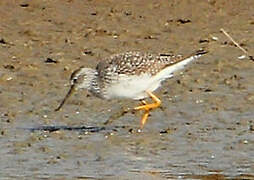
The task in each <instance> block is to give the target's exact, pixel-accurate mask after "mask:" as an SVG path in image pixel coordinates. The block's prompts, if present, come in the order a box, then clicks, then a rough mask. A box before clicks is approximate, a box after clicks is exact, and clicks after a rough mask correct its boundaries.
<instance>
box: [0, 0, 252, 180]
mask: <svg viewBox="0 0 254 180" xmlns="http://www.w3.org/2000/svg"><path fill="white" fill-rule="evenodd" d="M252 7H254V1H252V0H245V1H241V0H234V1H228V2H227V1H222V0H207V1H198V0H190V1H187V0H186V1H185V0H184V1H174V0H172V1H157V0H147V1H143V0H142V1H134V0H130V1H127V0H126V1H112V0H105V1H98V0H88V1H80V0H64V1H63V0H61V1H60V0H52V1H41V0H33V1H26V0H23V1H17V0H14V1H1V2H0V17H1V18H0V19H1V20H0V102H1V103H0V158H1V161H0V179H206V180H210V179H211V180H212V179H254V158H253V157H254V83H253V82H254V61H253V60H252V59H251V58H249V57H248V56H247V57H244V56H243V55H244V53H243V52H242V51H241V50H240V49H239V48H238V47H236V46H235V45H234V44H233V43H232V42H231V41H230V40H229V39H228V38H227V37H226V36H225V35H224V34H223V33H222V32H221V31H220V29H221V28H223V29H225V30H226V31H227V32H228V33H229V34H230V35H231V36H232V37H233V38H234V39H235V40H236V41H237V42H238V43H239V44H240V45H241V46H242V47H243V48H244V49H246V50H247V51H248V53H249V54H251V55H254V36H253V31H254V13H253V10H252V9H253V8H252ZM200 48H204V49H206V50H208V51H209V53H208V54H207V55H205V56H203V57H201V58H200V59H199V60H197V61H195V62H194V63H192V64H191V65H189V66H187V67H186V68H185V69H184V70H182V71H181V72H179V73H177V74H176V76H175V77H174V78H171V79H169V80H167V81H165V82H164V83H163V86H162V87H161V88H160V89H158V90H157V91H156V92H155V94H156V95H157V96H158V97H159V98H160V99H161V100H162V106H161V108H158V109H156V110H154V111H152V112H151V114H150V116H149V119H148V122H147V124H146V125H145V127H144V129H143V130H142V132H139V131H138V127H139V121H140V118H141V116H142V113H139V112H131V111H126V109H128V108H133V107H135V106H137V105H138V104H139V102H136V101H133V100H109V101H106V100H101V99H98V98H96V97H93V96H92V95H91V94H89V93H88V92H86V91H78V92H75V93H74V95H73V96H72V97H70V98H69V99H68V101H67V102H66V104H65V105H64V106H63V108H62V109H61V110H60V111H59V112H55V111H54V110H55V108H57V106H58V105H59V103H60V102H61V100H62V99H63V98H64V96H65V95H66V93H67V91H68V88H69V78H70V75H71V73H72V72H73V71H74V70H75V69H77V68H79V67H80V66H81V65H83V66H87V67H91V68H94V67H95V66H96V64H97V63H98V62H99V61H101V60H103V58H104V57H107V56H110V55H112V54H115V53H120V52H125V51H131V50H139V51H143V52H152V53H174V54H182V55H188V54H190V53H192V52H195V51H196V50H198V49H200ZM109 118H114V121H113V122H111V123H110V124H108V125H105V124H104V122H106V121H107V120H108V119H109Z"/></svg>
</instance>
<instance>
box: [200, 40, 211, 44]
mask: <svg viewBox="0 0 254 180" xmlns="http://www.w3.org/2000/svg"><path fill="white" fill-rule="evenodd" d="M199 43H200V44H201V43H209V40H208V39H200V40H199Z"/></svg>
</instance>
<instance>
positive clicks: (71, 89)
mask: <svg viewBox="0 0 254 180" xmlns="http://www.w3.org/2000/svg"><path fill="white" fill-rule="evenodd" d="M74 87H75V84H72V85H71V87H70V89H69V91H68V93H67V94H66V96H65V97H64V99H63V100H62V102H61V103H60V104H59V106H58V107H57V108H56V109H55V111H59V110H60V109H61V108H62V106H63V105H64V103H65V101H66V100H67V99H68V98H69V97H70V96H71V95H72V94H73V92H74V90H75V88H74Z"/></svg>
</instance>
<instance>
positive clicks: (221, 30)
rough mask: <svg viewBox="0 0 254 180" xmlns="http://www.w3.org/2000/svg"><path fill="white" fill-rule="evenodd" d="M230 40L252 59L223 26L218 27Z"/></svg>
mask: <svg viewBox="0 0 254 180" xmlns="http://www.w3.org/2000/svg"><path fill="white" fill-rule="evenodd" d="M220 30H221V32H223V33H224V34H225V35H226V36H227V37H228V39H229V40H230V41H232V42H233V43H234V44H235V45H236V46H237V47H238V48H239V49H241V50H242V51H243V52H244V53H245V54H246V55H247V56H249V58H250V59H251V60H253V56H251V55H250V54H249V53H248V52H247V51H246V50H245V49H244V48H242V47H241V46H240V45H239V43H237V42H236V41H235V40H234V39H233V38H232V37H231V36H230V35H229V34H228V33H227V32H226V31H225V30H224V29H223V28H221V29H220Z"/></svg>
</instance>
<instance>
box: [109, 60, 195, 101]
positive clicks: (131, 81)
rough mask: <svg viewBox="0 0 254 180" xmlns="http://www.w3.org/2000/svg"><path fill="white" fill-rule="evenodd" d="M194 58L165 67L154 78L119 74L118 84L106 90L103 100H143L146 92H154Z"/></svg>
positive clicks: (142, 75)
mask: <svg viewBox="0 0 254 180" xmlns="http://www.w3.org/2000/svg"><path fill="white" fill-rule="evenodd" d="M196 58H197V56H192V57H189V58H187V59H185V60H183V61H181V62H179V63H177V64H174V65H171V66H168V67H166V68H165V69H163V70H162V71H160V72H159V73H158V74H156V75H154V76H151V75H150V74H141V75H139V76H137V75H132V76H126V75H123V74H121V75H120V77H119V78H118V82H117V83H115V84H112V85H111V86H110V87H108V88H107V90H106V95H105V98H107V99H111V98H131V99H137V100H138V99H144V98H146V97H147V96H148V95H147V93H146V91H150V92H153V91H155V90H156V89H157V88H158V87H160V85H161V82H162V81H163V80H165V79H167V78H171V77H173V73H174V72H175V71H177V70H180V69H182V68H183V67H184V66H185V65H186V64H188V63H189V62H191V61H193V60H195V59H196Z"/></svg>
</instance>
